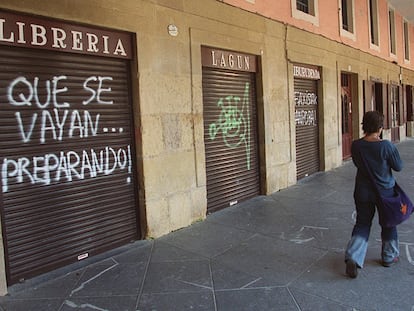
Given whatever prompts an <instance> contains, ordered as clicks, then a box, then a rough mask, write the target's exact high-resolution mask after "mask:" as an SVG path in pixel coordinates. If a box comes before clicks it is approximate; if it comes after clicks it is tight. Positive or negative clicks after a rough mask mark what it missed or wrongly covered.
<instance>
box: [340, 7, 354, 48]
mask: <svg viewBox="0 0 414 311" xmlns="http://www.w3.org/2000/svg"><path fill="white" fill-rule="evenodd" d="M339 8H340V12H341V14H340V16H339V18H340V22H341V29H340V33H341V36H344V37H348V38H350V39H352V40H354V41H355V40H356V36H355V23H354V20H355V15H354V0H339Z"/></svg>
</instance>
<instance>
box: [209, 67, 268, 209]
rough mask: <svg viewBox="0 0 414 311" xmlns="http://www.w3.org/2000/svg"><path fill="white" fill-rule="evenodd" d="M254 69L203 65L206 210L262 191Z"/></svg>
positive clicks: (226, 204)
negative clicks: (245, 69)
mask: <svg viewBox="0 0 414 311" xmlns="http://www.w3.org/2000/svg"><path fill="white" fill-rule="evenodd" d="M255 88H256V86H255V74H254V73H251V72H238V71H231V70H222V69H215V68H203V104H204V141H205V149H206V172H207V209H208V211H209V212H213V211H215V210H218V209H222V208H224V207H227V206H229V205H232V204H235V203H237V202H240V201H243V200H246V199H248V198H252V197H254V196H256V195H258V194H259V193H260V184H259V183H260V181H259V159H258V147H257V114H256V95H255V94H256V89H255Z"/></svg>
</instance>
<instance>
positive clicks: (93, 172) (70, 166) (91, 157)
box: [1, 145, 132, 193]
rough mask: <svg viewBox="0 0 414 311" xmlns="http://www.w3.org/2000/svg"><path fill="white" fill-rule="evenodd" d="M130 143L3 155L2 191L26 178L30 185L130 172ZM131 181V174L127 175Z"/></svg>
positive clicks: (24, 180)
mask: <svg viewBox="0 0 414 311" xmlns="http://www.w3.org/2000/svg"><path fill="white" fill-rule="evenodd" d="M131 166H132V159H131V147H130V145H128V146H126V147H121V148H112V147H109V146H106V147H104V148H103V149H100V150H94V149H89V150H82V151H81V152H76V151H60V153H59V154H45V155H42V156H33V157H31V158H27V157H20V158H4V159H3V163H2V167H1V178H2V186H3V188H2V190H3V193H5V192H8V191H9V186H10V185H11V184H16V183H23V182H27V181H28V182H30V183H31V184H32V185H35V184H39V185H50V184H52V183H54V182H65V181H67V182H71V181H73V180H83V179H86V178H95V177H98V176H104V175H110V174H113V173H114V171H115V170H117V169H118V170H126V172H127V173H128V175H129V176H131ZM127 182H128V183H130V182H131V177H127Z"/></svg>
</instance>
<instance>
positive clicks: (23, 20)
mask: <svg viewBox="0 0 414 311" xmlns="http://www.w3.org/2000/svg"><path fill="white" fill-rule="evenodd" d="M0 45H9V46H17V47H30V48H36V49H46V50H52V51H62V52H71V53H80V54H91V55H97V56H107V57H116V58H124V59H131V58H132V44H131V35H130V34H129V33H127V32H121V31H114V30H106V29H101V28H94V27H85V26H80V25H76V24H71V23H67V22H62V21H57V20H52V19H46V18H40V17H34V16H29V15H24V14H14V13H11V12H4V11H0Z"/></svg>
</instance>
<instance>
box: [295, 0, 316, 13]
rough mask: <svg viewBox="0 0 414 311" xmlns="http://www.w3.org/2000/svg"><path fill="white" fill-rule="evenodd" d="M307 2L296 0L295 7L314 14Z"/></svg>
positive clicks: (306, 0)
mask: <svg viewBox="0 0 414 311" xmlns="http://www.w3.org/2000/svg"><path fill="white" fill-rule="evenodd" d="M309 2H310V1H309V0H296V9H297V10H299V11H302V12H304V13H306V14H311V15H314V14H313V13H312V7H311V4H310V3H309Z"/></svg>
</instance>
